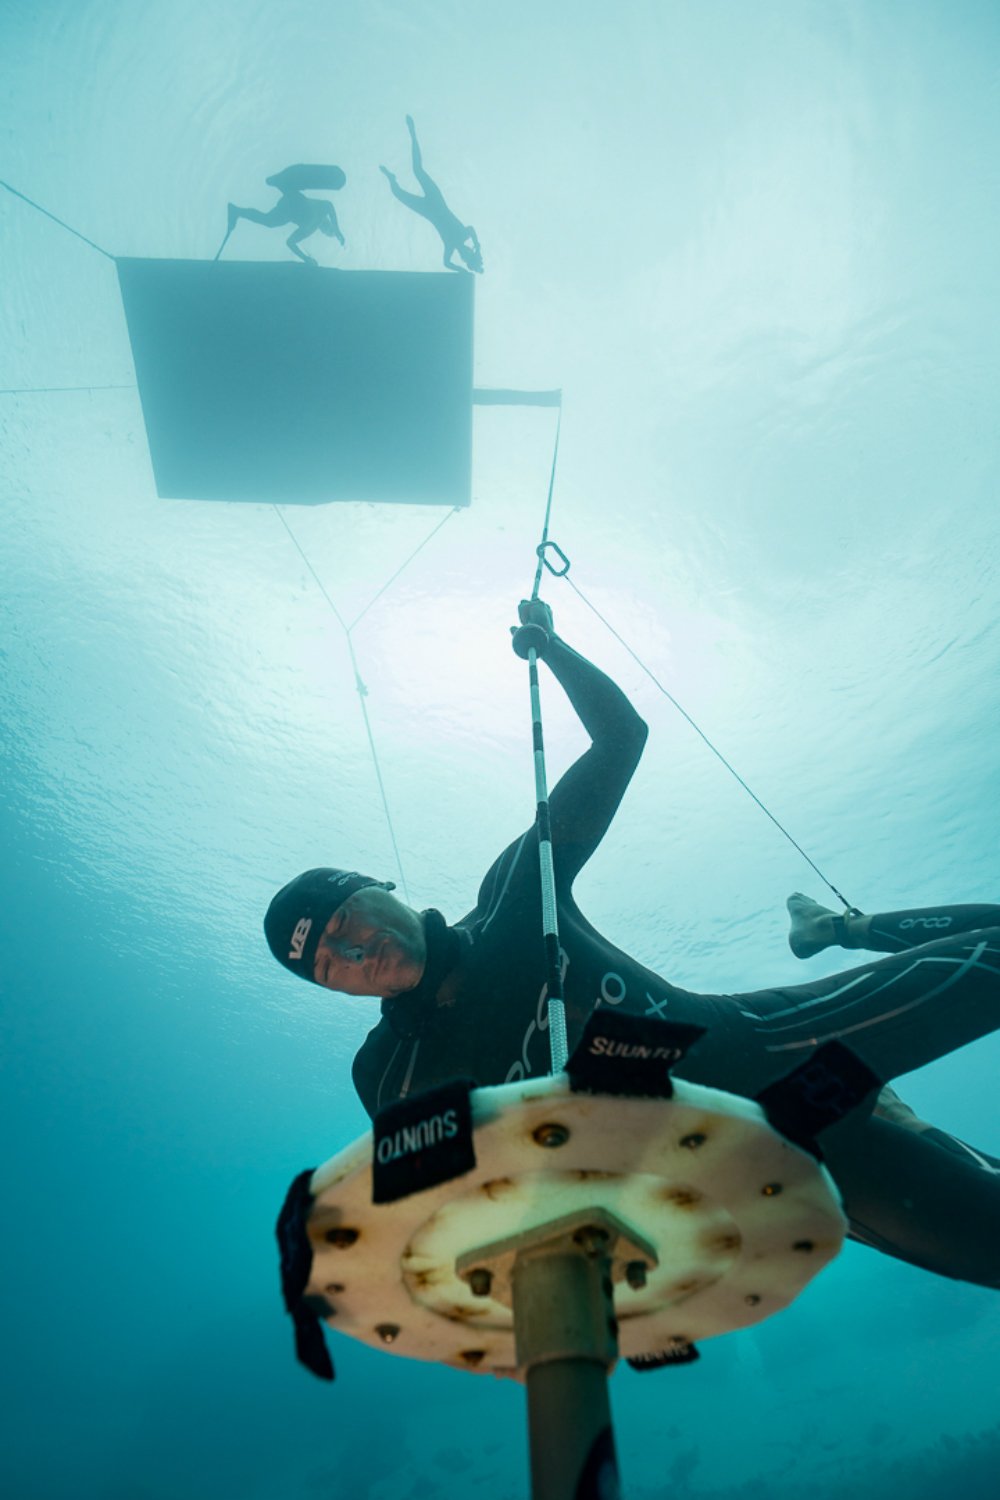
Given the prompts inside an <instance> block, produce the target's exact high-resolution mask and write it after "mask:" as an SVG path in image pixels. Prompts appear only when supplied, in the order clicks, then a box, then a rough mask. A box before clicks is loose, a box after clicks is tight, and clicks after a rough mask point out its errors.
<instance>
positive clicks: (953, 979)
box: [761, 943, 996, 1052]
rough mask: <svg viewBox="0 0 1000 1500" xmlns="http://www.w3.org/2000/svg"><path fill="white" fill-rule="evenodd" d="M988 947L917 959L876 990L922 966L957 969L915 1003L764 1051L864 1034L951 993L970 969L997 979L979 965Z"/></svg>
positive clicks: (980, 945) (979, 945)
mask: <svg viewBox="0 0 1000 1500" xmlns="http://www.w3.org/2000/svg"><path fill="white" fill-rule="evenodd" d="M988 946H989V945H988V944H987V943H977V944H976V946H975V948H973V950H972V952H971V954H970V956H969V957H968V958H967V959H965V960H962V961H959V960H958V959H954V958H946V957H944V956H939V955H935V956H934V957H933V958H918V959H917V960H916V961H915V962H914V963H912V964H911V965H910V966H909V967H908V968H906V969H904V970H903V972H902V973H901V974H893V975H892V977H891V978H890V979H888V980H887V981H886V983H885V984H884V985H880V986H879V987H878V989H876V990H875V991H874V993H875V994H876V995H877V994H878V993H879V992H880V991H881V990H890V989H891V988H892V986H893V985H894V984H896V983H897V981H899V980H901V979H905V978H906V977H907V976H908V975H909V974H912V973H914V972H915V971H916V970H917V969H919V968H920V967H921V965H923V964H951V965H953V966H954V967H955V972H954V973H952V974H950V975H949V976H948V978H947V979H945V980H943V981H942V982H941V984H938V985H935V987H934V988H933V989H931V990H928V991H927V993H926V994H924V995H918V996H917V998H916V999H915V1000H911V1001H909V1002H908V1004H906V1005H898V1006H896V1008H895V1009H894V1010H886V1011H883V1012H882V1014H881V1015H878V1016H870V1017H869V1018H868V1020H866V1021H858V1022H856V1023H855V1025H853V1026H841V1027H839V1028H838V1029H837V1030H835V1031H829V1032H827V1033H826V1034H825V1035H823V1036H811V1037H807V1038H806V1039H805V1040H804V1041H800V1042H781V1043H779V1044H778V1045H777V1046H773V1047H767V1048H766V1049H765V1050H766V1051H768V1052H789V1051H792V1050H795V1049H797V1048H801V1047H815V1046H817V1045H818V1044H819V1043H820V1042H827V1041H830V1040H831V1039H832V1038H834V1037H840V1036H850V1035H851V1033H852V1032H855V1031H865V1030H867V1028H868V1027H869V1026H878V1025H880V1024H881V1022H883V1021H892V1020H895V1018H896V1017H897V1016H902V1015H905V1014H906V1012H907V1011H908V1010H915V1009H916V1008H917V1006H919V1005H926V1003H927V1002H928V1000H934V999H936V997H937V996H938V995H941V994H943V993H944V992H945V990H950V989H951V988H952V986H953V985H956V984H957V983H958V981H959V980H960V979H961V978H962V976H963V975H965V974H967V973H968V972H969V970H970V969H976V968H983V969H985V970H986V972H987V973H988V974H993V975H994V976H995V972H996V971H995V970H993V969H991V968H989V967H988V966H987V965H985V964H982V965H981V964H979V963H978V962H977V960H978V959H979V958H980V956H981V955H982V953H983V952H984V951H986V950H987V949H988ZM990 951H992V950H990ZM870 977H871V975H870V974H866V975H864V976H863V978H866V979H867V978H870ZM845 988H846V987H845ZM841 993H843V992H841ZM860 998H861V999H862V1000H863V1001H864V1002H865V1003H869V1002H870V1001H871V999H872V996H871V995H869V994H865V995H864V996H862V997H860ZM816 1003H817V1002H816V1001H814V1000H810V1001H808V1002H807V1005H805V1006H802V1007H800V1008H801V1009H803V1010H804V1009H806V1008H807V1006H811V1005H815V1004H816ZM857 1003H858V1002H857V1000H853V1001H851V1004H850V1005H846V1006H842V1007H840V1009H842V1010H849V1009H851V1007H852V1006H853V1005H855V1004H857ZM780 1014H782V1015H789V1014H791V1012H789V1011H783V1012H781V1013H780ZM765 1027H766V1022H764V1023H763V1025H762V1027H761V1029H762V1030H763V1029H765ZM777 1029H778V1030H779V1031H792V1030H794V1029H795V1028H794V1027H793V1026H780V1027H778V1028H777Z"/></svg>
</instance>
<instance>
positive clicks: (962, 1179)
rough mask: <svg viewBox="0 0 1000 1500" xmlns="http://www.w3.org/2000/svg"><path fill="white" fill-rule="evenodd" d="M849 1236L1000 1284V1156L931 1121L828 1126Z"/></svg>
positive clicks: (826, 1146)
mask: <svg viewBox="0 0 1000 1500" xmlns="http://www.w3.org/2000/svg"><path fill="white" fill-rule="evenodd" d="M822 1149H823V1156H824V1160H825V1162H826V1165H827V1166H828V1167H829V1169H830V1172H831V1173H832V1175H833V1178H834V1181H835V1182H836V1183H837V1186H838V1187H839V1189H840V1191H841V1194H842V1195H843V1199H844V1209H845V1212H846V1213H847V1215H848V1218H849V1220H850V1225H851V1228H850V1234H851V1238H852V1239H855V1240H858V1241H859V1242H860V1243H861V1244H865V1245H870V1246H871V1247H872V1248H873V1249H877V1250H881V1251H882V1252H883V1253H884V1254H886V1255H892V1256H895V1257H896V1258H897V1259H898V1260H904V1261H908V1262H909V1263H910V1264H911V1265H915V1266H921V1267H923V1268H924V1269H925V1270H928V1271H934V1272H935V1273H936V1274H937V1275H939V1276H950V1277H953V1278H954V1279H956V1280H959V1281H970V1282H973V1283H975V1284H976V1285H978V1286H986V1287H995V1288H998V1289H1000V1162H997V1160H996V1158H994V1157H991V1156H987V1155H986V1154H985V1153H984V1152H979V1151H974V1150H973V1149H972V1148H971V1147H968V1146H964V1145H963V1143H962V1142H961V1141H958V1140H956V1139H955V1137H953V1136H948V1135H946V1134H945V1132H944V1131H939V1130H936V1129H934V1128H933V1127H930V1128H928V1129H927V1130H925V1131H916V1130H913V1129H908V1128H905V1127H903V1126H901V1125H898V1124H896V1123H894V1122H893V1121H890V1120H886V1119H882V1118H878V1117H872V1118H871V1119H868V1120H865V1121H854V1120H851V1119H848V1120H845V1121H843V1122H842V1123H841V1124H839V1125H836V1126H834V1127H833V1128H832V1129H831V1130H829V1131H826V1132H824V1135H823V1141H822Z"/></svg>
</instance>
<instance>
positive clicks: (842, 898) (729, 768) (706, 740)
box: [560, 570, 855, 911]
mask: <svg viewBox="0 0 1000 1500" xmlns="http://www.w3.org/2000/svg"><path fill="white" fill-rule="evenodd" d="M560 577H563V578H565V579H566V582H567V583H568V584H569V586H570V588H571V589H572V590H573V591H574V593H575V594H576V595H577V597H578V598H579V599H582V600H583V603H584V604H585V605H586V606H587V608H588V609H589V610H590V611H591V612H592V613H593V614H595V615H596V616H597V618H598V619H599V620H600V621H601V624H602V625H604V626H605V627H606V628H607V629H608V630H610V632H611V634H612V635H613V636H614V638H615V640H616V641H618V642H619V643H620V644H621V645H622V646H624V647H625V650H626V651H627V652H628V654H629V656H631V658H632V660H633V661H634V662H635V663H636V665H637V666H639V667H641V668H642V670H643V671H644V672H645V674H646V676H647V677H648V678H649V680H650V681H651V682H652V683H654V684H655V686H656V687H658V688H659V690H660V692H661V693H662V694H663V696H664V698H666V699H667V700H668V702H670V703H672V704H673V706H674V708H676V710H677V712H678V713H679V714H680V716H681V718H682V719H686V720H687V722H688V723H689V724H690V726H691V728H692V729H693V730H694V732H695V734H696V735H698V737H699V739H701V740H703V741H704V743H705V744H706V745H707V746H708V748H709V750H711V752H712V754H713V755H714V756H715V757H716V759H718V760H720V761H721V762H722V764H723V765H724V766H725V768H726V770H727V771H728V772H729V774H730V775H731V776H733V777H735V778H736V780H737V781H738V782H739V784H740V786H741V787H742V788H743V790H744V791H745V792H746V794H747V796H748V797H749V798H750V799H751V800H752V801H753V802H756V804H757V806H758V807H759V808H760V810H761V812H762V813H763V814H764V816H765V817H768V818H770V820H771V822H772V823H773V824H774V826H775V828H777V830H778V832H779V833H782V834H784V836H785V838H786V839H787V840H788V842H789V843H790V844H791V846H792V848H793V849H797V850H798V852H799V854H801V855H802V858H803V859H804V860H805V862H806V864H807V865H809V866H810V868H811V869H812V870H814V871H815V873H816V874H817V875H818V876H819V878H820V880H822V882H823V884H824V885H825V886H826V887H827V888H828V889H829V890H831V891H832V892H833V894H834V895H835V896H836V897H837V900H838V901H842V902H843V903H844V906H845V907H846V908H847V909H848V910H849V911H853V910H855V908H854V907H852V906H851V903H850V902H849V901H848V899H847V897H846V896H845V895H844V894H843V892H842V891H838V889H837V887H836V886H835V885H834V884H833V881H832V880H829V879H827V877H826V876H825V875H824V874H823V871H822V870H821V869H820V867H819V865H818V864H817V863H816V862H815V860H813V859H811V858H810V857H809V855H808V854H807V853H806V851H805V850H804V849H803V847H802V845H801V844H800V843H798V841H797V840H796V839H794V838H793V837H792V835H791V834H790V833H789V832H788V829H787V828H786V827H785V825H784V824H783V823H781V822H779V821H778V819H777V818H776V817H775V816H774V813H773V812H771V810H770V808H769V807H766V806H765V805H764V803H763V802H762V801H761V800H760V798H759V797H758V796H757V793H756V792H755V791H754V790H753V788H752V787H750V786H748V785H747V783H746V782H745V781H744V780H743V777H742V776H741V775H740V773H739V771H737V769H736V767H735V766H734V765H732V764H731V763H730V762H729V761H728V760H727V759H726V757H725V756H724V755H723V753H722V751H721V750H718V749H716V747H715V745H713V744H712V741H711V740H710V739H709V737H708V735H707V734H706V733H705V731H704V730H703V729H701V728H700V727H699V726H698V725H697V724H696V723H695V721H694V719H692V717H691V715H690V714H689V713H688V711H687V709H686V708H683V707H682V706H681V704H680V703H678V701H677V699H676V698H675V697H674V695H673V693H671V692H668V691H667V689H666V688H665V687H664V686H663V683H662V682H661V681H660V680H659V678H658V677H656V676H654V674H653V673H652V672H651V671H650V670H649V668H648V667H647V666H646V663H645V662H644V661H642V660H641V658H640V657H638V656H637V655H636V654H635V652H634V651H633V650H632V647H631V646H630V645H629V643H628V641H626V640H625V639H624V638H623V637H622V636H620V635H619V634H618V632H617V630H616V629H615V627H614V626H613V625H612V624H611V622H610V620H606V619H605V618H604V616H603V615H602V614H601V611H600V610H599V609H598V608H597V606H596V605H595V604H591V602H590V600H589V599H588V598H587V596H586V595H585V594H584V593H583V592H582V590H580V589H579V588H577V586H576V584H575V583H574V582H573V580H572V578H570V577H569V573H568V570H567V571H566V572H563V573H561V574H560Z"/></svg>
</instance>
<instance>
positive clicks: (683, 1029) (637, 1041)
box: [566, 1010, 705, 1099]
mask: <svg viewBox="0 0 1000 1500" xmlns="http://www.w3.org/2000/svg"><path fill="white" fill-rule="evenodd" d="M704 1034H705V1027H704V1026H692V1025H689V1024H688V1023H687V1022H684V1021H657V1020H651V1019H648V1018H647V1017H645V1016H627V1015H620V1014H617V1013H616V1012H615V1011H610V1010H595V1011H594V1012H593V1013H592V1014H591V1017H590V1019H589V1021H588V1022H587V1024H586V1026H585V1027H584V1032H583V1036H582V1037H581V1038H580V1041H579V1043H578V1044H577V1047H576V1050H575V1052H574V1053H573V1056H572V1057H571V1058H570V1060H569V1062H568V1063H567V1064H566V1071H567V1072H568V1073H569V1077H570V1085H571V1087H572V1089H573V1092H574V1093H581V1092H582V1093H589V1094H633V1095H638V1096H641V1097H645V1098H652V1099H669V1098H670V1097H671V1095H672V1093H673V1086H672V1085H671V1082H670V1069H671V1068H672V1067H673V1066H674V1064H675V1063H678V1062H680V1060H681V1058H682V1057H683V1056H684V1054H685V1053H686V1052H687V1050H688V1048H689V1047H691V1046H692V1045H693V1044H694V1043H695V1042H696V1041H697V1040H698V1038H699V1037H700V1036H704Z"/></svg>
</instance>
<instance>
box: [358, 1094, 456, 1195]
mask: <svg viewBox="0 0 1000 1500" xmlns="http://www.w3.org/2000/svg"><path fill="white" fill-rule="evenodd" d="M472 1087H473V1086H472V1084H471V1083H469V1082H468V1081H466V1080H460V1081H458V1082H455V1083H447V1084H445V1085H444V1087H443V1088H439V1089H431V1090H430V1091H429V1092H428V1093H426V1094H418V1095H417V1097H416V1098H414V1099H404V1100H402V1101H401V1102H400V1103H399V1104H390V1105H389V1106H388V1107H387V1108H386V1109H383V1110H380V1111H379V1113H378V1114H377V1115H376V1116H375V1120H374V1123H373V1125H372V1131H373V1135H374V1151H373V1161H372V1202H373V1203H394V1202H395V1201H396V1199H397V1198H407V1197H409V1195H410V1194H411V1193H419V1192H422V1191H423V1190H424V1189H425V1188H430V1187H436V1186H437V1185H438V1183H439V1182H449V1181H450V1180H451V1178H453V1177H461V1176H463V1174H464V1173H466V1172H471V1171H472V1168H473V1167H474V1166H475V1165H476V1153H475V1149H474V1146H473V1140H472V1106H471V1104H470V1102H469V1095H470V1093H471V1091H472Z"/></svg>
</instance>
